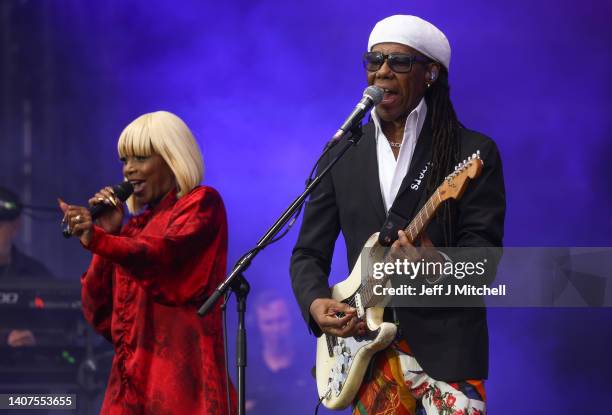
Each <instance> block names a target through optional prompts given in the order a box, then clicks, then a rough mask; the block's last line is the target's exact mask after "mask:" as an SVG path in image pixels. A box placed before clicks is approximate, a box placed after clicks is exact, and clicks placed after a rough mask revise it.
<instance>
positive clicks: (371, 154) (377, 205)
mask: <svg viewBox="0 0 612 415" xmlns="http://www.w3.org/2000/svg"><path fill="white" fill-rule="evenodd" d="M374 134H375V127H374V123H373V122H372V121H370V122H368V123H367V124H366V125H364V126H363V137H362V138H361V140H360V142H359V144H358V146H359V147H361V151H359V152H358V154H359V158H358V160H357V164H356V166H357V168H359V166H363V168H361V169H360V170H361V171H362V180H363V182H362V183H363V184H364V187H365V192H366V194H367V198H368V199H369V201H370V204H371V205H372V208H373V210H374V213H375V214H376V217H377V219H378V220H379V221H380V223H381V224H382V223H383V222H384V221H385V218H386V217H387V213H386V211H385V205H384V203H383V198H382V192H381V190H380V181H379V179H378V158H377V157H376V138H375V137H374Z"/></svg>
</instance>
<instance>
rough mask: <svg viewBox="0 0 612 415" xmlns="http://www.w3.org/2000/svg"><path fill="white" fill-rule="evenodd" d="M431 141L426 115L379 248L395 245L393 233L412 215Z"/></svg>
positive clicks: (427, 165) (426, 173)
mask: <svg viewBox="0 0 612 415" xmlns="http://www.w3.org/2000/svg"><path fill="white" fill-rule="evenodd" d="M432 140H433V135H432V132H431V119H430V117H429V113H428V116H427V118H426V119H425V123H424V124H423V128H422V130H421V133H420V134H419V138H418V140H417V144H416V147H415V149H414V154H413V156H412V160H411V162H410V168H409V169H408V174H406V177H404V180H403V181H402V184H401V186H400V188H399V191H398V192H397V196H395V200H394V201H393V205H392V206H391V209H389V212H387V219H386V220H385V223H384V224H383V226H382V228H381V230H380V233H379V235H378V242H379V243H380V244H381V245H383V246H390V245H391V244H392V243H393V242H395V241H396V240H397V231H399V230H400V229H405V228H406V227H407V226H408V224H409V223H410V221H411V220H412V217H413V216H414V214H415V211H416V208H417V206H418V205H419V202H420V201H421V198H422V196H423V192H424V189H425V187H427V179H428V177H429V174H430V173H431V168H432V163H431V152H432V144H431V142H432Z"/></svg>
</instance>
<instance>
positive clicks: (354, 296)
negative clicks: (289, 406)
mask: <svg viewBox="0 0 612 415" xmlns="http://www.w3.org/2000/svg"><path fill="white" fill-rule="evenodd" d="M482 167H483V163H482V160H481V159H480V153H479V152H478V153H476V154H473V155H472V157H470V158H469V159H467V160H465V161H464V162H463V163H461V164H459V165H458V166H457V167H456V168H455V171H454V172H453V173H452V174H450V175H449V176H447V177H446V178H445V180H444V182H443V183H442V184H441V185H440V186H439V187H438V188H437V189H436V191H435V192H434V193H433V194H432V196H431V197H430V198H429V200H427V202H426V203H425V205H423V208H421V210H420V211H419V213H418V214H417V215H416V216H415V217H414V219H413V220H412V222H410V224H409V225H408V227H406V229H405V231H406V235H407V236H408V239H409V240H410V242H411V243H413V242H414V241H415V240H416V239H417V238H418V236H419V234H420V233H421V231H422V230H423V229H425V227H426V226H427V224H428V223H429V221H430V220H431V218H432V217H433V215H434V214H435V212H436V210H437V209H438V208H439V207H440V205H441V204H442V202H444V201H445V200H448V199H459V198H460V197H461V195H462V194H463V192H464V191H465V188H466V186H467V184H468V181H469V180H470V179H474V178H476V177H478V175H479V174H480V172H481V170H482ZM385 251H386V248H385V247H384V246H382V245H380V244H379V243H378V232H377V233H375V234H373V235H372V236H370V238H369V239H368V240H367V242H366V243H365V245H364V247H363V249H362V250H361V254H360V255H359V259H357V262H356V264H355V267H354V268H353V270H352V271H351V274H350V275H349V277H348V278H347V279H345V280H344V281H342V282H340V283H338V284H336V285H334V286H333V287H332V294H331V295H332V298H333V299H334V300H337V301H341V302H343V303H347V304H349V305H351V306H352V307H354V308H355V309H356V310H357V316H358V317H359V318H360V319H362V320H364V321H365V322H366V325H367V330H366V332H367V333H366V334H365V335H364V336H363V337H359V338H355V337H348V338H341V337H336V336H332V335H328V334H323V335H322V336H321V337H319V338H318V340H317V368H316V377H317V389H318V392H319V398H320V399H321V400H322V403H323V405H325V406H326V407H327V408H329V409H344V408H346V407H348V406H349V405H350V404H351V402H352V401H353V400H354V398H355V395H356V394H357V391H358V390H359V387H360V385H361V382H362V380H363V377H364V374H365V371H366V369H367V367H368V364H369V362H370V359H371V358H372V356H373V355H374V353H376V352H378V351H380V350H382V349H384V348H386V347H387V346H389V344H391V342H393V340H394V339H395V335H396V333H397V327H396V326H395V324H393V323H387V322H384V321H383V313H384V307H385V305H386V303H387V302H388V299H383V300H381V299H380V297H379V296H375V295H374V292H373V287H374V285H378V284H383V285H384V284H388V283H389V281H387V280H385V279H382V280H381V279H374V278H373V277H372V266H373V264H374V263H375V262H381V261H383V258H384V255H385ZM362 267H365V268H366V269H365V270H364V269H362Z"/></svg>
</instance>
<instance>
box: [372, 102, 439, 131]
mask: <svg viewBox="0 0 612 415" xmlns="http://www.w3.org/2000/svg"><path fill="white" fill-rule="evenodd" d="M370 115H371V117H372V121H373V122H374V126H375V127H376V134H375V135H374V136H375V137H376V141H378V136H379V135H381V134H382V129H381V127H380V118H379V117H378V114H377V113H376V107H374V108H372V111H371V112H370ZM426 116H427V103H426V102H425V97H423V98H421V101H420V102H419V105H417V106H416V108H415V109H413V110H412V111H411V112H410V114H408V117H407V118H406V124H405V125H404V135H405V134H406V126H407V125H408V123H409V122H411V121H412V122H414V123H415V126H416V136H417V138H418V137H419V134H421V129H422V128H423V124H424V123H425V117H426Z"/></svg>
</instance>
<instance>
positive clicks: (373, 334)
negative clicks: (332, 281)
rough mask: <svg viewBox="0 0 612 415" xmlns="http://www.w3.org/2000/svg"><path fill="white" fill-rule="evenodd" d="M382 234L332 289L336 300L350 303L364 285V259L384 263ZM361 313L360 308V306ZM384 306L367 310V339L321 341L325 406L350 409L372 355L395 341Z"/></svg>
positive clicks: (319, 351)
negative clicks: (349, 272) (379, 243)
mask: <svg viewBox="0 0 612 415" xmlns="http://www.w3.org/2000/svg"><path fill="white" fill-rule="evenodd" d="M377 241H378V233H375V234H374V235H372V236H371V237H370V238H369V239H368V241H367V242H366V244H365V245H364V247H363V249H362V252H361V255H360V256H359V259H358V260H357V263H356V264H355V267H354V268H353V270H352V271H351V274H350V275H349V277H348V278H347V279H346V280H344V281H342V282H340V283H338V284H336V285H335V286H334V287H332V298H333V299H335V300H337V301H342V302H348V301H347V300H348V299H351V298H354V296H355V294H356V293H357V291H358V290H359V288H360V286H361V285H362V263H363V262H364V261H363V259H364V258H362V256H363V255H368V258H367V261H368V262H367V264H369V263H371V261H380V260H381V258H382V253H383V252H384V249H382V247H380V245H378V242H377ZM357 308H358V310H359V307H357ZM383 313H384V304H378V305H376V306H370V307H368V308H365V309H364V312H363V315H362V319H364V320H365V322H366V323H367V326H368V333H367V334H366V335H365V336H364V337H360V338H355V337H348V338H340V337H335V336H331V335H327V334H323V335H322V336H321V337H319V338H318V339H317V369H316V375H317V390H318V392H319V398H322V397H323V396H325V398H324V399H323V405H325V407H327V408H329V409H344V408H346V407H348V406H349V405H350V404H351V403H352V402H353V400H354V399H355V396H356V395H357V392H358V390H359V387H360V385H361V382H362V381H363V377H364V375H365V372H366V370H367V368H368V364H369V363H370V360H371V358H372V356H373V355H374V354H375V353H376V352H378V351H380V350H383V349H385V348H386V347H387V346H389V345H390V344H391V342H393V340H394V339H395V335H396V332H397V327H396V326H395V324H393V323H385V322H383Z"/></svg>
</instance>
